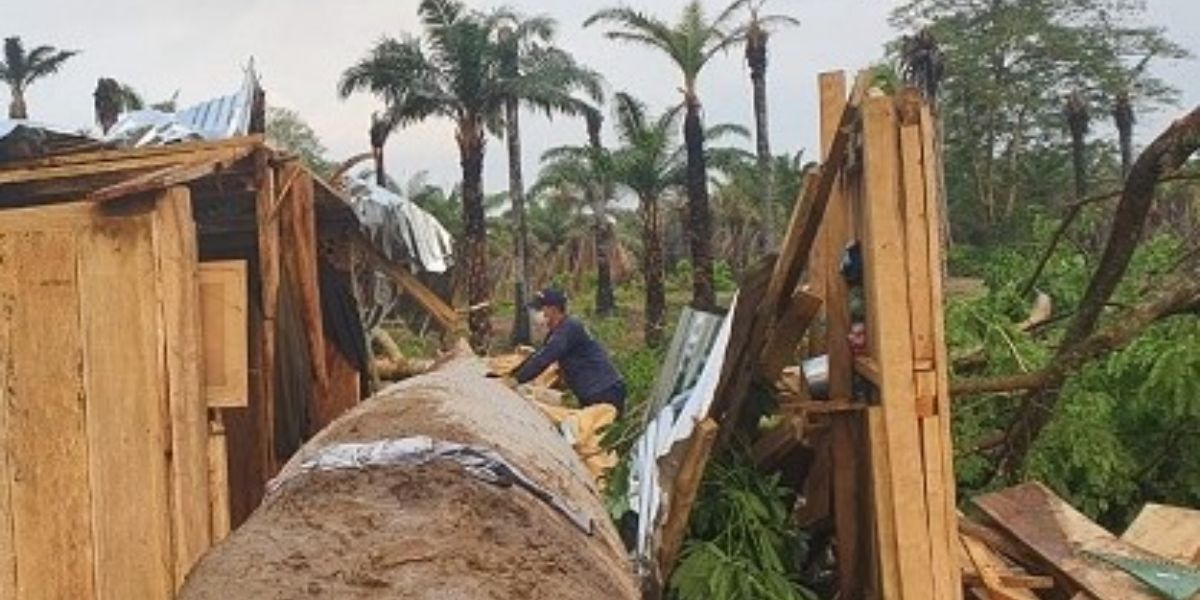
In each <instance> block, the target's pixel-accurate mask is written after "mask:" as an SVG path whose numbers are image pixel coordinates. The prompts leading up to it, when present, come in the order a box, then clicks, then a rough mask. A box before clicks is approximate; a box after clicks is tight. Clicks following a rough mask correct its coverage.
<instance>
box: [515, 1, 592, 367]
mask: <svg viewBox="0 0 1200 600" xmlns="http://www.w3.org/2000/svg"><path fill="white" fill-rule="evenodd" d="M493 18H494V19H496V20H497V21H499V22H500V23H501V26H500V28H499V30H498V32H497V34H498V36H497V39H496V43H497V45H498V47H499V50H500V68H501V72H502V74H503V75H504V77H506V78H510V79H515V78H518V77H521V76H525V77H529V78H531V79H538V80H541V81H543V82H545V83H546V84H547V87H548V88H549V89H551V90H553V89H555V88H557V89H558V90H559V91H560V92H561V95H560V97H558V98H556V99H555V100H554V101H552V102H546V101H542V102H540V103H539V104H540V105H539V106H537V107H538V108H541V109H543V110H544V111H545V112H546V114H547V116H550V115H552V114H553V113H555V112H558V113H564V114H568V115H572V116H578V115H582V114H590V113H592V112H595V111H594V109H593V108H592V107H591V106H590V105H589V104H588V103H587V102H585V101H583V100H578V99H576V98H575V97H574V96H573V95H572V91H574V90H576V89H579V90H581V91H583V92H584V93H586V94H587V95H588V96H589V97H590V98H591V99H592V100H593V101H595V102H602V101H603V93H602V90H601V79H600V76H599V75H598V74H596V73H595V72H593V71H591V70H589V69H586V68H584V67H582V66H580V65H578V64H576V62H575V61H574V59H572V58H571V56H570V55H569V54H567V53H565V52H563V51H561V50H559V49H557V48H555V47H553V46H552V45H551V44H552V42H553V38H554V32H555V22H554V20H553V19H550V18H549V17H546V16H544V15H538V16H533V17H524V16H522V15H519V14H517V13H513V12H509V11H506V10H502V11H498V12H497V13H495V14H494V15H493ZM521 100H522V99H521V98H519V97H517V96H510V97H508V98H505V102H504V126H505V132H504V137H505V139H506V141H507V142H508V198H509V200H510V202H511V203H512V216H513V221H514V223H513V226H514V227H513V229H514V232H513V234H514V241H515V243H514V247H515V251H516V257H515V259H516V269H515V270H514V271H515V275H516V276H515V278H514V290H513V291H514V297H515V302H516V307H517V310H516V311H515V314H514V317H515V318H514V323H513V335H512V341H513V343H514V344H528V343H530V341H531V334H530V323H529V313H528V312H527V311H525V310H522V309H521V307H522V306H523V304H524V302H525V300H526V297H527V294H528V288H529V259H528V256H529V226H528V223H527V219H526V211H525V181H524V177H523V174H522V172H521V122H520V113H521V111H520V104H521Z"/></svg>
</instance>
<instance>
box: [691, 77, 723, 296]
mask: <svg viewBox="0 0 1200 600" xmlns="http://www.w3.org/2000/svg"><path fill="white" fill-rule="evenodd" d="M684 102H685V104H686V105H687V114H686V116H685V117H684V120H683V140H684V145H685V146H686V148H687V195H688V221H689V222H688V241H690V242H691V249H692V306H693V307H694V308H696V309H697V310H706V311H713V310H716V307H717V294H716V290H715V288H714V287H713V256H712V209H711V207H710V206H709V203H708V168H707V166H706V164H705V159H704V124H703V123H702V121H701V118H700V100H699V99H698V98H696V96H695V95H694V94H691V93H689V94H687V97H686V99H685V100H684Z"/></svg>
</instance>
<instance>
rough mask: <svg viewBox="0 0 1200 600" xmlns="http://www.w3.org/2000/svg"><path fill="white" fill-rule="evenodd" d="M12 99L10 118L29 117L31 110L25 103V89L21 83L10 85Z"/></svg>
mask: <svg viewBox="0 0 1200 600" xmlns="http://www.w3.org/2000/svg"><path fill="white" fill-rule="evenodd" d="M9 91H11V92H12V101H11V102H9V103H8V118H10V119H28V118H29V111H28V107H27V106H26V104H25V89H24V88H23V87H21V86H19V85H14V86H10V88H9Z"/></svg>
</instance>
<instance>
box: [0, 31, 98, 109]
mask: <svg viewBox="0 0 1200 600" xmlns="http://www.w3.org/2000/svg"><path fill="white" fill-rule="evenodd" d="M76 54H79V51H78V50H59V49H58V48H55V47H53V46H37V47H35V48H32V49H29V50H27V49H26V48H25V43H24V42H22V41H21V38H20V37H17V36H13V37H7V38H4V57H3V59H2V60H0V81H3V82H4V83H6V84H8V91H9V93H11V94H12V99H11V100H10V101H9V105H8V118H10V119H28V118H29V106H28V103H27V101H26V100H25V92H26V90H28V89H29V86H30V85H33V84H34V83H35V82H37V81H38V80H39V79H44V78H46V77H49V76H51V75H53V74H55V73H57V72H58V71H59V69H61V68H62V66H63V64H64V63H66V62H67V61H68V60H70V59H71V57H73V56H75V55H76Z"/></svg>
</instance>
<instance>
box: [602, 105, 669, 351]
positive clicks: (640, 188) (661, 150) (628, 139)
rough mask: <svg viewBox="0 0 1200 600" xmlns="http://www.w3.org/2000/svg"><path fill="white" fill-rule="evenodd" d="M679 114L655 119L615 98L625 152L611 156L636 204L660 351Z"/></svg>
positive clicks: (648, 332)
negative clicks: (665, 218)
mask: <svg viewBox="0 0 1200 600" xmlns="http://www.w3.org/2000/svg"><path fill="white" fill-rule="evenodd" d="M678 126H679V109H678V108H675V109H672V110H668V111H666V112H665V113H663V114H662V115H659V116H658V117H657V118H652V117H650V116H649V115H647V114H646V107H645V105H644V104H642V103H641V102H639V101H638V100H636V99H634V98H633V97H632V96H630V95H628V94H623V93H622V94H617V96H616V128H617V135H618V137H619V138H620V141H621V146H620V147H619V148H618V149H617V150H616V151H615V152H614V155H613V180H614V181H615V182H616V183H617V184H618V185H620V186H622V187H624V188H626V189H628V190H629V191H630V192H633V194H634V195H635V196H637V199H638V214H639V216H640V217H641V226H642V277H643V278H644V279H645V286H646V319H645V330H644V336H645V340H646V345H648V346H652V347H655V346H658V345H659V344H661V343H662V341H663V332H664V330H665V327H666V291H665V288H664V285H663V277H664V272H665V269H664V265H663V239H662V238H663V230H662V221H661V218H660V214H659V208H660V203H661V201H662V199H663V197H664V196H666V195H667V193H668V192H669V191H670V190H671V189H673V188H674V187H676V186H678V185H679V184H680V183H682V180H683V160H682V157H681V156H680V152H679V151H680V148H679V146H678V142H677V141H676V136H675V131H676V128H677V127H678Z"/></svg>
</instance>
